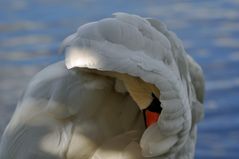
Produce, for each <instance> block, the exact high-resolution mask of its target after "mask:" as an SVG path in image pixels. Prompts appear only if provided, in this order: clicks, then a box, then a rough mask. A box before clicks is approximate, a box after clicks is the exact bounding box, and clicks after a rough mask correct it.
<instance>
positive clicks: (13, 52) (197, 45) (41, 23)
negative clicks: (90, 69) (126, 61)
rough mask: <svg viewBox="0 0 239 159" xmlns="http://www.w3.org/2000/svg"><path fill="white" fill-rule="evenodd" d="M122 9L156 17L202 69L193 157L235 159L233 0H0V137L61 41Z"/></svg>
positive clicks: (238, 69)
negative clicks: (203, 91) (201, 114)
mask: <svg viewBox="0 0 239 159" xmlns="http://www.w3.org/2000/svg"><path fill="white" fill-rule="evenodd" d="M119 11H121V12H128V13H134V14H138V15H141V16H144V17H154V18H158V19H160V20H161V21H163V22H164V23H165V24H166V25H167V26H168V28H169V29H170V30H172V31H174V32H176V34H177V35H178V36H179V38H180V39H182V41H183V43H184V46H185V49H186V51H187V52H188V53H189V54H190V55H191V56H193V57H194V59H195V60H196V61H197V62H198V63H199V64H200V65H201V66H202V68H203V70H204V73H205V79H206V99H205V111H206V114H205V119H204V121H203V122H201V123H200V124H199V134H198V143H197V149H196V159H214V158H215V159H216V158H217V159H238V158H239V1H238V0H217V1H216V0H215V1H209V0H200V1H197V0H195V1H183V0H181V1H179V0H167V1H164V0H158V1H155V0H131V1H129V0H118V1H117V0H114V1H112V0H101V1H99V0H70V1H65V0H38V1H37V0H21V1H19V0H1V1H0V135H1V134H2V133H3V130H4V128H5V127H6V124H7V123H8V122H9V120H10V117H11V115H12V113H13V112H14V109H15V106H16V104H17V101H18V99H19V98H20V97H21V95H22V93H23V91H24V89H25V87H26V85H27V83H28V82H29V80H30V79H31V78H32V76H33V75H34V74H36V73H37V72H38V71H39V70H41V69H42V68H44V67H45V66H47V65H49V64H51V63H54V62H56V61H59V60H61V59H63V58H64V55H62V54H60V53H59V47H60V45H61V42H62V40H63V39H64V38H65V37H66V36H68V35H69V34H71V33H73V32H75V31H76V29H77V28H78V27H79V26H80V25H82V24H84V23H87V22H91V21H96V20H100V19H102V18H105V17H110V16H111V15H112V13H114V12H119Z"/></svg>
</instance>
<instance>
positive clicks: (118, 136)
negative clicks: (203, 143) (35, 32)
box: [0, 13, 204, 159]
mask: <svg viewBox="0 0 239 159" xmlns="http://www.w3.org/2000/svg"><path fill="white" fill-rule="evenodd" d="M114 16H115V17H114V18H107V19H103V20H100V21H98V22H93V23H89V24H86V25H83V26H81V27H80V28H79V29H78V30H77V32H76V33H74V34H72V35H71V36H69V37H68V38H66V39H65V40H64V42H63V45H62V51H63V52H64V53H65V54H66V58H65V61H60V62H58V63H56V64H53V65H50V66H48V67H46V68H45V69H44V70H42V71H41V72H39V73H38V74H37V75H36V76H35V77H34V78H33V79H32V81H31V82H30V84H29V86H28V88H27V89H26V91H25V94H24V96H23V98H22V100H21V101H20V102H19V103H18V106H17V108H16V111H15V113H14V115H13V117H12V119H11V121H10V123H9V125H8V126H7V128H6V130H5V132H4V134H3V137H2V139H1V144H0V159H31V158H34V159H35V158H44V159H116V158H117V159H140V158H142V159H143V158H152V159H153V158H154V159H156V158H159V159H164V158H172V159H181V158H183V159H192V158H193V156H194V149H195V142H196V123H197V122H198V121H199V120H200V119H201V118H202V116H203V106H202V103H203V91H204V81H203V74H202V70H201V68H200V66H199V65H197V64H196V62H195V61H194V60H193V59H192V58H191V57H189V55H187V54H186V52H185V51H184V49H183V46H182V44H181V42H180V40H179V39H178V38H177V37H176V36H175V34H174V33H172V32H170V31H168V29H167V28H166V26H165V25H164V24H162V23H161V22H159V21H157V20H155V19H147V18H142V17H139V16H136V15H130V14H126V13H116V14H114ZM155 100H156V102H155ZM152 103H153V105H154V106H155V107H157V106H158V107H157V109H154V108H153V109H150V111H154V110H155V111H156V112H152V113H151V112H149V114H146V115H145V114H144V113H145V110H147V111H146V112H148V111H149V108H150V106H152ZM155 113H156V117H158V116H159V117H158V119H157V118H156V119H157V120H155V117H154V118H152V119H153V120H154V121H153V122H152V123H150V124H148V125H147V124H146V126H145V118H146V119H147V118H148V115H151V114H154V115H155Z"/></svg>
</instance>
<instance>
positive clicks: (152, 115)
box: [144, 110, 160, 127]
mask: <svg viewBox="0 0 239 159" xmlns="http://www.w3.org/2000/svg"><path fill="white" fill-rule="evenodd" d="M144 115H145V124H146V127H149V126H150V125H152V124H153V123H156V122H157V121H158V118H159V116H160V113H157V112H151V111H149V110H145V111H144Z"/></svg>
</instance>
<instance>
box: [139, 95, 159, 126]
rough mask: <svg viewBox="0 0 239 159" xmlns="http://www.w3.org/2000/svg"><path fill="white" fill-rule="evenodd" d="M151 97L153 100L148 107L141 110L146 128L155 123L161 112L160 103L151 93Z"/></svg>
mask: <svg viewBox="0 0 239 159" xmlns="http://www.w3.org/2000/svg"><path fill="white" fill-rule="evenodd" d="M152 97H153V100H152V102H151V103H150V105H149V106H148V107H147V108H146V109H144V110H143V113H144V121H145V126H146V127H149V126H150V125H152V124H153V123H155V122H157V121H158V118H159V116H160V113H161V111H162V107H161V102H160V101H159V99H158V98H157V97H156V96H155V95H154V94H153V93H152Z"/></svg>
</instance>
